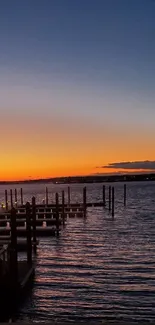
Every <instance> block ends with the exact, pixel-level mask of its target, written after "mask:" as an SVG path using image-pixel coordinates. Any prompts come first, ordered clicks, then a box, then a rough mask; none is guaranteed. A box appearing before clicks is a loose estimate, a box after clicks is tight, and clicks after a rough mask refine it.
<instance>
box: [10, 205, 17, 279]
mask: <svg viewBox="0 0 155 325" xmlns="http://www.w3.org/2000/svg"><path fill="white" fill-rule="evenodd" d="M10 226H11V244H10V276H11V281H12V283H13V284H14V283H15V282H17V277H18V266H17V263H18V261H17V228H16V209H15V208H12V209H11V215H10Z"/></svg>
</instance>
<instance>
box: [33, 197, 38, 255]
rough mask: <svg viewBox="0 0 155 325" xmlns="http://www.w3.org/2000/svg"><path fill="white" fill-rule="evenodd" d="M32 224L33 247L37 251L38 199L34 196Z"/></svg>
mask: <svg viewBox="0 0 155 325" xmlns="http://www.w3.org/2000/svg"><path fill="white" fill-rule="evenodd" d="M32 225H33V227H32V228H33V247H34V252H36V247H37V246H36V245H37V238H36V199H35V197H34V196H33V197H32Z"/></svg>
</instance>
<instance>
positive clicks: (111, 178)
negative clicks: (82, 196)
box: [0, 173, 155, 185]
mask: <svg viewBox="0 0 155 325" xmlns="http://www.w3.org/2000/svg"><path fill="white" fill-rule="evenodd" d="M133 181H134V182H135V181H155V173H151V174H135V175H133V174H132V175H131V174H127V175H107V176H105V175H104V176H101V175H91V176H71V177H70V176H69V177H53V178H48V179H47V178H42V179H31V180H24V181H0V184H1V185H4V184H19V183H20V184H21V183H28V184H29V183H45V182H46V183H54V184H57V183H59V184H71V183H103V182H133Z"/></svg>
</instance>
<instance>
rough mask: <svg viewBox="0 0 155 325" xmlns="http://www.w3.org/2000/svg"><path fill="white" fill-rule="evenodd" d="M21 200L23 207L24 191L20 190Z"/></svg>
mask: <svg viewBox="0 0 155 325" xmlns="http://www.w3.org/2000/svg"><path fill="white" fill-rule="evenodd" d="M20 199H21V205H23V189H22V188H21V189H20Z"/></svg>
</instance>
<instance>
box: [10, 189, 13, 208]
mask: <svg viewBox="0 0 155 325" xmlns="http://www.w3.org/2000/svg"><path fill="white" fill-rule="evenodd" d="M10 204H11V208H13V196H12V190H10Z"/></svg>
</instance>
